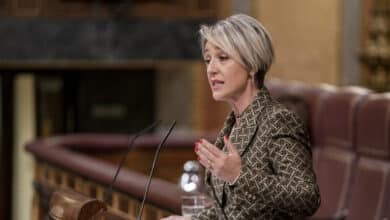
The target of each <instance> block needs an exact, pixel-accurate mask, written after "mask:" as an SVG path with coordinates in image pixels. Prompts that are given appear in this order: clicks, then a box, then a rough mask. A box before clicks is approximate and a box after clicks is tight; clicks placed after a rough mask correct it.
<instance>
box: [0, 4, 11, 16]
mask: <svg viewBox="0 0 390 220" xmlns="http://www.w3.org/2000/svg"><path fill="white" fill-rule="evenodd" d="M9 8H10V0H0V16H6V15H8V14H9Z"/></svg>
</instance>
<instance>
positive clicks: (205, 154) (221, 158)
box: [195, 136, 241, 183]
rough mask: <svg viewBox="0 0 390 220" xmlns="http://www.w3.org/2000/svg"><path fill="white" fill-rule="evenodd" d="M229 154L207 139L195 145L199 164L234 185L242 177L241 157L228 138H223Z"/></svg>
mask: <svg viewBox="0 0 390 220" xmlns="http://www.w3.org/2000/svg"><path fill="white" fill-rule="evenodd" d="M223 140H224V142H225V146H226V149H227V152H224V151H222V150H220V149H219V148H218V147H216V146H215V145H213V144H211V143H210V142H208V141H207V140H205V139H201V140H200V141H199V142H196V143H195V152H196V154H197V155H198V160H199V162H200V163H201V164H202V165H203V166H204V167H206V168H207V169H208V170H209V171H210V172H211V173H212V174H214V175H215V176H216V177H218V178H220V179H222V180H224V181H226V182H229V183H232V182H234V181H235V180H236V179H237V177H238V176H239V175H240V171H241V157H240V155H239V154H238V152H237V149H236V148H235V147H234V146H233V144H232V143H231V142H230V140H229V138H228V137H227V136H224V138H223Z"/></svg>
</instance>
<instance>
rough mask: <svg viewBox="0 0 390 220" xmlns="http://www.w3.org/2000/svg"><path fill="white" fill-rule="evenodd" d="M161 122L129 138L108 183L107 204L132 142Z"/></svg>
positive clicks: (105, 199)
mask: <svg viewBox="0 0 390 220" xmlns="http://www.w3.org/2000/svg"><path fill="white" fill-rule="evenodd" d="M160 122H161V120H158V121H156V122H154V123H153V124H151V125H150V126H148V127H146V128H144V129H143V130H141V131H139V132H138V133H136V134H135V136H133V137H130V138H129V142H128V145H127V150H126V153H125V154H124V155H123V157H122V160H121V162H120V164H119V166H118V169H117V170H116V173H115V175H114V178H113V179H112V181H111V183H110V186H109V188H108V191H107V192H106V193H105V198H104V201H105V202H106V203H107V201H108V195H110V194H111V193H112V186H113V185H114V183H115V181H116V178H117V177H118V174H119V171H120V170H121V168H122V166H123V163H124V162H125V161H126V158H127V155H128V154H129V152H130V150H131V148H132V147H133V143H134V141H135V140H136V139H137V138H138V137H139V136H141V135H143V134H145V133H146V132H148V131H150V130H151V129H153V128H154V127H156V126H157V125H158V124H160Z"/></svg>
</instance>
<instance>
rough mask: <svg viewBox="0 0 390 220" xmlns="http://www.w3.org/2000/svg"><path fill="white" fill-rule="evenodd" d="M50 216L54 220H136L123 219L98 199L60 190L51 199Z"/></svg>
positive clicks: (132, 219)
mask: <svg viewBox="0 0 390 220" xmlns="http://www.w3.org/2000/svg"><path fill="white" fill-rule="evenodd" d="M49 216H50V218H51V219H53V220H125V219H126V220H129V219H130V220H134V219H135V218H133V217H126V218H124V217H122V216H119V215H117V214H115V213H114V212H112V211H110V210H109V209H108V208H107V205H106V204H105V203H104V202H103V201H100V200H98V199H94V198H90V197H88V196H85V195H83V194H81V193H78V192H75V191H72V190H68V189H60V190H57V191H55V192H53V194H52V196H51V199H50V207H49Z"/></svg>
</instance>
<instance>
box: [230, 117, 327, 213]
mask: <svg viewBox="0 0 390 220" xmlns="http://www.w3.org/2000/svg"><path fill="white" fill-rule="evenodd" d="M267 122H268V123H269V124H270V130H269V132H267V135H268V136H269V137H267V140H268V142H267V143H266V144H267V145H266V146H265V147H267V149H268V152H269V155H268V157H269V165H270V166H271V167H272V171H273V172H272V173H265V171H264V169H263V168H262V165H259V164H258V163H253V162H250V161H248V162H243V164H242V167H241V174H240V176H239V178H238V179H237V181H236V183H235V184H234V185H233V186H230V187H231V189H232V192H233V193H234V194H235V195H236V196H235V197H236V199H240V198H242V196H240V195H245V196H246V199H247V200H253V202H255V201H259V202H260V203H262V204H264V205H265V207H267V208H270V209H272V210H277V211H278V212H281V213H285V214H286V215H288V216H310V215H312V214H314V212H315V211H316V210H317V208H318V207H319V204H320V196H319V189H318V186H317V183H316V177H315V175H314V172H313V169H312V158H311V150H310V144H309V141H308V136H307V132H306V130H305V128H304V126H303V124H302V122H301V121H300V120H299V119H298V118H297V117H296V116H295V115H294V114H293V113H291V112H289V111H287V110H281V111H279V112H275V113H274V114H272V115H271V116H269V117H268V121H267ZM255 138H259V137H255ZM263 140H264V139H263ZM255 144H258V145H260V144H262V143H260V141H257V142H255ZM253 147H259V146H253ZM249 202H250V201H249Z"/></svg>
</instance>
